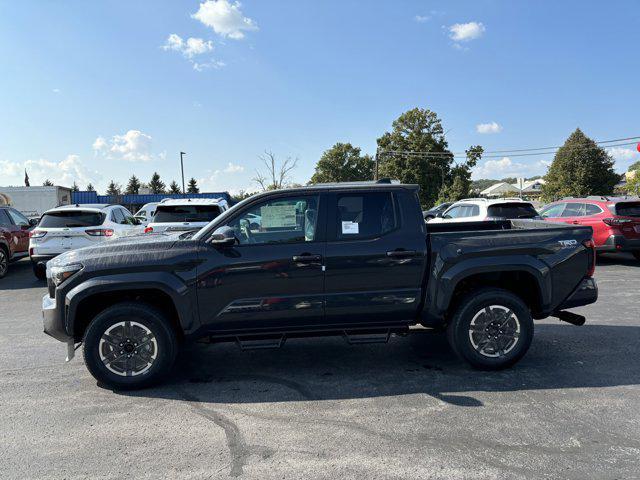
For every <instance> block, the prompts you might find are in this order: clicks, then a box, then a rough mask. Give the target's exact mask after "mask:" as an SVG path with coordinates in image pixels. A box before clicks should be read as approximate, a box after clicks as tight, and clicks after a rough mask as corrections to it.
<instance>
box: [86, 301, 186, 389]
mask: <svg viewBox="0 0 640 480" xmlns="http://www.w3.org/2000/svg"><path fill="white" fill-rule="evenodd" d="M83 341H84V349H83V352H84V360H85V364H86V365H87V368H88V369H89V372H91V375H93V377H94V378H95V379H96V380H98V382H99V383H101V384H103V385H104V386H107V387H110V388H114V389H116V390H128V389H137V388H145V387H148V386H151V385H153V384H155V383H157V382H159V381H160V380H162V378H163V377H164V376H165V375H166V374H167V373H168V372H169V370H170V369H171V366H172V365H173V362H174V360H175V357H176V353H177V342H176V335H175V332H174V331H173V329H172V328H171V326H170V324H169V322H168V320H167V319H166V318H165V316H164V315H163V314H162V313H161V312H159V311H158V310H156V309H155V308H153V307H152V306H151V305H146V304H141V303H131V302H126V303H119V304H116V305H114V306H112V307H109V308H107V309H106V310H103V311H102V312H101V313H99V314H98V315H97V316H96V317H95V318H94V319H93V320H92V321H91V323H90V324H89V326H88V327H87V330H86V332H85V334H84V340H83Z"/></svg>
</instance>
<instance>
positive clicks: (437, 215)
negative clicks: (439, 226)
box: [435, 212, 444, 218]
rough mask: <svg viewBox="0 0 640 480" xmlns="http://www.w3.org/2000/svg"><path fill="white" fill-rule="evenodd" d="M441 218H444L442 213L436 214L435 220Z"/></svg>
mask: <svg viewBox="0 0 640 480" xmlns="http://www.w3.org/2000/svg"><path fill="white" fill-rule="evenodd" d="M443 217H444V212H436V216H435V218H443Z"/></svg>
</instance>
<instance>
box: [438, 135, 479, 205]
mask: <svg viewBox="0 0 640 480" xmlns="http://www.w3.org/2000/svg"><path fill="white" fill-rule="evenodd" d="M483 152H484V149H483V148H482V147H481V146H480V145H475V146H473V147H470V148H469V149H468V150H467V151H466V152H465V153H466V154H467V159H466V160H465V161H464V162H463V163H459V164H457V165H455V166H453V167H452V168H451V174H450V175H449V178H448V179H447V182H446V184H445V185H444V186H443V187H442V188H441V189H440V194H439V195H438V202H437V203H442V202H456V201H458V200H461V199H463V198H469V197H470V194H471V170H472V169H473V167H475V166H476V165H477V164H478V161H479V160H480V158H482V153H483Z"/></svg>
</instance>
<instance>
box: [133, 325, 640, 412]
mask: <svg viewBox="0 0 640 480" xmlns="http://www.w3.org/2000/svg"><path fill="white" fill-rule="evenodd" d="M536 328H537V331H536V338H535V339H534V344H533V345H532V348H531V350H530V351H529V353H528V354H527V356H525V358H524V359H523V360H521V361H520V363H519V364H517V365H516V366H514V367H513V368H511V369H509V370H503V371H499V372H485V371H478V370H473V369H471V368H470V367H468V366H467V365H466V364H464V363H462V361H460V360H458V359H457V358H456V357H455V356H454V355H453V353H452V352H451V350H450V349H449V347H448V345H447V343H446V340H445V338H444V336H442V335H437V334H412V335H410V336H409V337H406V338H395V339H392V340H391V342H390V344H389V345H361V346H348V345H346V343H344V342H342V341H341V340H340V339H336V338H333V339H331V338H325V339H317V340H315V341H314V340H308V339H305V340H295V339H292V340H290V341H288V342H287V343H286V344H285V346H284V347H282V348H281V349H279V350H267V351H265V350H261V351H257V350H256V351H245V352H242V351H240V349H239V348H237V347H235V346H234V345H233V344H217V345H214V346H204V345H195V346H193V347H192V348H190V349H189V350H188V351H186V352H184V353H183V354H182V356H181V357H180V358H179V361H178V364H177V366H176V368H175V369H174V372H173V374H172V377H171V378H170V379H169V381H168V382H167V383H165V384H164V385H161V386H159V387H156V388H153V389H148V390H141V391H134V392H121V394H122V395H130V396H138V397H160V398H171V399H176V400H180V399H182V400H187V401H190V402H194V401H196V402H203V403H204V402H206V403H212V404H218V403H219V404H227V403H231V404H233V403H240V404H242V403H262V402H287V401H305V400H306V401H309V400H336V399H358V398H374V397H388V396H397V395H414V394H426V395H429V396H431V397H434V398H437V399H440V400H442V401H444V402H446V403H449V404H452V405H457V406H463V407H480V406H482V405H483V403H482V401H481V400H479V399H478V398H477V397H476V396H474V395H473V392H503V391H504V392H513V391H526V390H545V389H572V388H593V387H611V386H619V385H636V384H639V383H640V356H638V355H637V345H640V327H636V326H605V325H585V326H583V327H572V326H570V325H566V326H565V325H564V324H548V323H544V324H538V325H537V326H536Z"/></svg>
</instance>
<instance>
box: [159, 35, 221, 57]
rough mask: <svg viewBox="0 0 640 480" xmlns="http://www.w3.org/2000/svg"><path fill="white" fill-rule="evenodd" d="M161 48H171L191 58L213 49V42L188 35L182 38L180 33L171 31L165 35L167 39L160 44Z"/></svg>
mask: <svg viewBox="0 0 640 480" xmlns="http://www.w3.org/2000/svg"><path fill="white" fill-rule="evenodd" d="M162 49H163V50H173V51H176V52H180V53H181V54H182V56H184V57H185V58H188V59H192V58H193V57H195V56H197V55H202V54H203V53H207V52H210V51H212V50H213V42H211V40H208V41H207V40H204V39H202V38H194V37H189V38H187V39H186V40H183V39H182V37H180V35H177V34H175V33H172V34H171V35H169V37H167V41H166V42H165V44H164V45H163V46H162Z"/></svg>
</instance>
